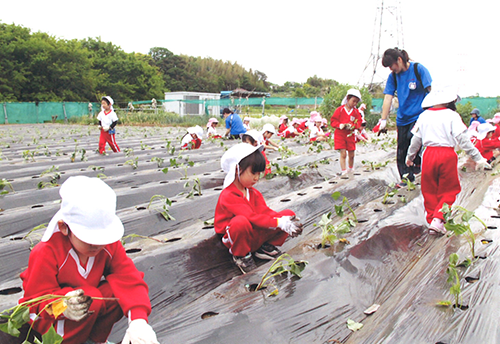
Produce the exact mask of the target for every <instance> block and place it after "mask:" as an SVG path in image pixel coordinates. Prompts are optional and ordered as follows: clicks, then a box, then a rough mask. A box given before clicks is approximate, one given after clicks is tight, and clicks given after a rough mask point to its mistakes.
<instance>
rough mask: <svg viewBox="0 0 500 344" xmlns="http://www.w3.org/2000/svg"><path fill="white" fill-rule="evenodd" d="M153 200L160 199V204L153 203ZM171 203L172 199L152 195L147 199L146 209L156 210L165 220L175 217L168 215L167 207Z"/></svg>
mask: <svg viewBox="0 0 500 344" xmlns="http://www.w3.org/2000/svg"><path fill="white" fill-rule="evenodd" d="M155 200H160V204H156V205H153V202H154V201H155ZM171 205H172V201H171V200H170V199H168V198H167V197H166V196H163V195H154V196H152V197H151V199H150V200H149V204H148V207H147V208H148V209H153V210H157V211H159V212H160V214H161V215H162V216H163V218H164V219H165V220H167V221H170V220H174V221H175V218H174V217H173V216H172V215H170V213H169V207H170V206H171Z"/></svg>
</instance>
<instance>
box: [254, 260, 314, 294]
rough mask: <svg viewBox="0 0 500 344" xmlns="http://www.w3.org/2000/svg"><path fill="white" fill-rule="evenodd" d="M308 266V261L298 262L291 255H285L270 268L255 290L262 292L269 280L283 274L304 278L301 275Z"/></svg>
mask: <svg viewBox="0 0 500 344" xmlns="http://www.w3.org/2000/svg"><path fill="white" fill-rule="evenodd" d="M306 265H307V261H305V260H298V261H296V260H294V259H293V258H292V257H291V256H290V255H289V254H287V253H284V254H282V255H281V256H279V257H278V258H276V260H275V261H274V262H273V264H272V265H271V266H270V267H269V269H268V270H267V271H266V273H265V274H264V276H262V279H261V280H260V283H259V284H258V285H257V287H256V288H255V290H260V289H262V288H264V287H265V286H266V285H265V284H266V282H267V281H269V279H271V278H273V277H275V276H278V275H281V274H288V273H290V274H292V275H294V276H297V277H298V278H302V275H301V273H302V271H303V270H304V269H305V267H306ZM276 289H277V288H276Z"/></svg>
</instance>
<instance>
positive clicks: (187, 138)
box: [181, 134, 201, 149]
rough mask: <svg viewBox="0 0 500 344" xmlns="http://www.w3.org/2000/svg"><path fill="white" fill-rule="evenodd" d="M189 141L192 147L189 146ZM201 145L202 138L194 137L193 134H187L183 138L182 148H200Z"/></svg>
mask: <svg viewBox="0 0 500 344" xmlns="http://www.w3.org/2000/svg"><path fill="white" fill-rule="evenodd" d="M189 143H192V145H191V147H190V146H189ZM200 147H201V139H200V138H198V137H197V138H196V139H193V137H192V136H191V134H186V135H184V137H183V138H182V141H181V149H198V148H200Z"/></svg>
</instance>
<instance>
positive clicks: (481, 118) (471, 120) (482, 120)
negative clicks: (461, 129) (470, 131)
mask: <svg viewBox="0 0 500 344" xmlns="http://www.w3.org/2000/svg"><path fill="white" fill-rule="evenodd" d="M474 121H478V122H479V123H486V120H485V119H484V118H483V117H481V116H477V119H474V118H471V119H470V122H469V127H470V125H471V124H472V122H474Z"/></svg>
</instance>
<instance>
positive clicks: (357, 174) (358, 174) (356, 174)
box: [353, 172, 361, 176]
mask: <svg viewBox="0 0 500 344" xmlns="http://www.w3.org/2000/svg"><path fill="white" fill-rule="evenodd" d="M353 174H354V175H355V176H360V175H361V173H358V172H356V173H353Z"/></svg>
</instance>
